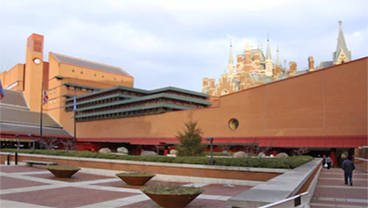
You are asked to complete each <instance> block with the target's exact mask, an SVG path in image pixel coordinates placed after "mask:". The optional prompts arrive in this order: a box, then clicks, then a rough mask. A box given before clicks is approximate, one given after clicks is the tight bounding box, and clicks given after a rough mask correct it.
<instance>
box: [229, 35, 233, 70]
mask: <svg viewBox="0 0 368 208" xmlns="http://www.w3.org/2000/svg"><path fill="white" fill-rule="evenodd" d="M229 64H234V59H233V45H232V42H231V39H230V52H229Z"/></svg>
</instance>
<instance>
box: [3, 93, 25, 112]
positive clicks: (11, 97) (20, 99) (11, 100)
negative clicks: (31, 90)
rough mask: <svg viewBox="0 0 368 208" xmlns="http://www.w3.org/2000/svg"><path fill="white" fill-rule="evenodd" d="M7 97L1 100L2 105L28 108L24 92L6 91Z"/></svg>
mask: <svg viewBox="0 0 368 208" xmlns="http://www.w3.org/2000/svg"><path fill="white" fill-rule="evenodd" d="M4 93H5V96H4V97H3V99H1V100H0V103H1V104H6V105H16V106H20V107H25V108H28V106H27V102H26V99H25V98H24V95H23V93H22V92H18V91H14V90H7V89H4Z"/></svg>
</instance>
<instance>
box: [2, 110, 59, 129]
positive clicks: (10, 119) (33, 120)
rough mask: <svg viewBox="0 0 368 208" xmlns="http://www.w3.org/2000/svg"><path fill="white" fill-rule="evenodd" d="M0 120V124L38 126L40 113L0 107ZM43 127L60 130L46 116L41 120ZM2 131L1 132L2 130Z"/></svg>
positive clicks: (56, 124) (48, 116) (57, 125)
mask: <svg viewBox="0 0 368 208" xmlns="http://www.w3.org/2000/svg"><path fill="white" fill-rule="evenodd" d="M0 111H1V115H0V120H1V123H16V124H29V125H31V124H32V125H40V113H39V112H33V111H29V110H24V109H19V108H13V107H8V106H3V105H1V106H0ZM42 123H43V126H49V127H57V128H61V127H60V125H59V124H58V123H56V122H55V121H54V120H53V119H52V118H51V117H50V115H48V114H45V113H44V114H43V118H42ZM2 131H3V130H2Z"/></svg>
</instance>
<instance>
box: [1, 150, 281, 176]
mask: <svg viewBox="0 0 368 208" xmlns="http://www.w3.org/2000/svg"><path fill="white" fill-rule="evenodd" d="M13 155H14V154H13ZM11 160H12V161H14V156H12V159H11ZM23 160H37V161H52V162H57V163H58V165H71V166H77V167H81V168H96V169H106V170H121V171H140V172H150V173H156V174H168V175H181V176H195V177H208V178H222V179H234V180H235V179H237V180H250V181H268V180H270V179H272V178H274V177H276V176H279V175H280V174H279V173H267V172H247V171H236V170H211V169H196V168H185V167H167V166H159V165H157V166H151V165H150V166H148V165H139V164H122V163H109V162H95V161H79V160H78V159H76V160H64V159H55V158H52V159H50V158H39V157H32V156H18V161H19V162H22V161H23ZM0 161H1V164H4V162H5V161H6V155H0Z"/></svg>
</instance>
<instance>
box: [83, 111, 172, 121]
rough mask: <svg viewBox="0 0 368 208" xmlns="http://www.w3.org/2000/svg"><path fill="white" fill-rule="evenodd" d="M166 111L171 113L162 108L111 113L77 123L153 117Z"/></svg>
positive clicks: (85, 118)
mask: <svg viewBox="0 0 368 208" xmlns="http://www.w3.org/2000/svg"><path fill="white" fill-rule="evenodd" d="M166 111H173V109H164V108H154V109H147V110H138V111H132V112H122V113H111V114H105V115H99V116H88V117H84V118H78V119H77V121H78V122H82V121H93V120H102V119H113V118H124V117H132V116H145V115H153V114H159V113H164V112H166Z"/></svg>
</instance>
